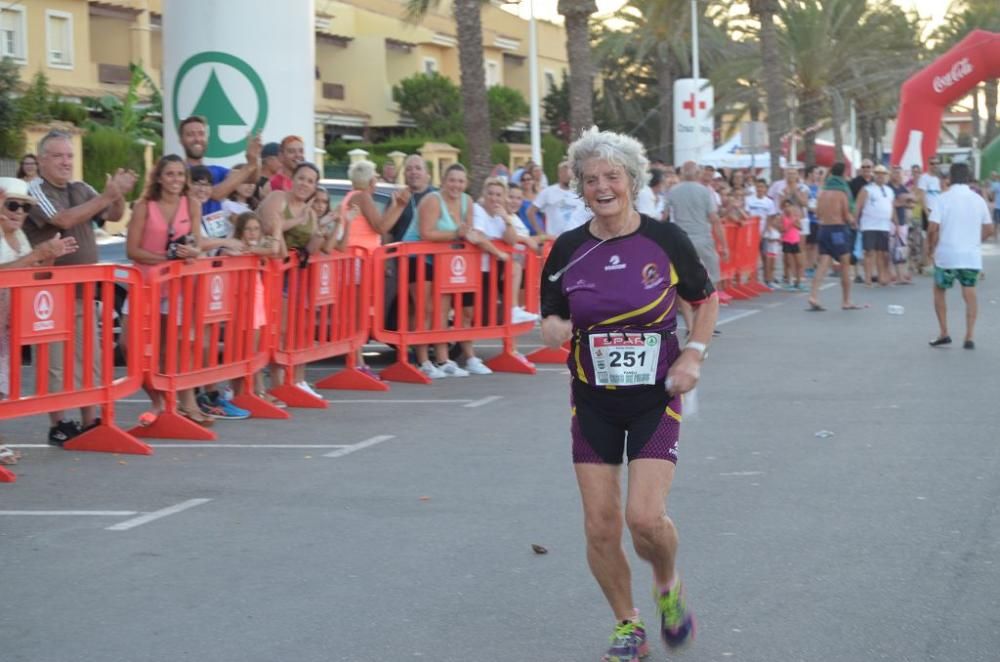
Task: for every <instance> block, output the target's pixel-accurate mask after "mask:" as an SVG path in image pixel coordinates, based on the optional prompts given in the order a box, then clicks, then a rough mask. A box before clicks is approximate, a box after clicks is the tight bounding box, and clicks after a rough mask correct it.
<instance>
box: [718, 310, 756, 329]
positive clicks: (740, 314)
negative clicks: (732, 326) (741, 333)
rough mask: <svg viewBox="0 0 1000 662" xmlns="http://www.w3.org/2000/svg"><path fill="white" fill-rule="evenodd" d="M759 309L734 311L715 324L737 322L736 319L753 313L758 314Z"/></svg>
mask: <svg viewBox="0 0 1000 662" xmlns="http://www.w3.org/2000/svg"><path fill="white" fill-rule="evenodd" d="M759 312H760V311H759V310H744V311H741V312H738V313H733V314H732V315H727V316H726V318H725V319H721V320H719V321H718V322H716V323H715V326H722V325H723V324H729V323H730V322H735V321H736V320H741V319H743V318H744V317H750V316H751V315H756V314H757V313H759Z"/></svg>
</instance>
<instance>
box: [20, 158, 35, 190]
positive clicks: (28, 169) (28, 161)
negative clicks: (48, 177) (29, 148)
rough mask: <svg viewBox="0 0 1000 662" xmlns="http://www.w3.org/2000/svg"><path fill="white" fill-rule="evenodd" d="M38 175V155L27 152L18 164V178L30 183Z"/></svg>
mask: <svg viewBox="0 0 1000 662" xmlns="http://www.w3.org/2000/svg"><path fill="white" fill-rule="evenodd" d="M38 177H39V174H38V157H36V156H35V155H34V154H25V155H24V156H22V157H21V162H20V163H19V164H17V178H18V179H23V180H24V181H26V182H28V183H29V184H30V183H31V182H32V181H34V180H36V179H38Z"/></svg>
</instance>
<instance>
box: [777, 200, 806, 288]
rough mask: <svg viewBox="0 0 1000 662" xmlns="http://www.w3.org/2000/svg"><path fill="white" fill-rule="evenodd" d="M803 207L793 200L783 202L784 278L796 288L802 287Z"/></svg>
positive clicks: (782, 246) (782, 245)
mask: <svg viewBox="0 0 1000 662" xmlns="http://www.w3.org/2000/svg"><path fill="white" fill-rule="evenodd" d="M801 230H802V209H801V207H799V206H798V205H797V204H795V203H794V202H793V201H791V200H785V201H783V202H782V203H781V252H782V254H783V256H784V262H783V265H782V266H783V269H782V273H783V278H782V279H783V280H784V281H785V282H786V283H788V284H789V286H790V287H792V288H793V289H796V290H801V289H802V247H801V246H800V240H801V239H802V232H801Z"/></svg>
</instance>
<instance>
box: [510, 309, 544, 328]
mask: <svg viewBox="0 0 1000 662" xmlns="http://www.w3.org/2000/svg"><path fill="white" fill-rule="evenodd" d="M537 319H538V315H536V314H535V313H529V312H528V311H527V310H525V309H524V308H522V307H521V306H514V307H513V308H511V309H510V321H511V322H512V323H513V324H523V323H525V322H534V321H535V320H537Z"/></svg>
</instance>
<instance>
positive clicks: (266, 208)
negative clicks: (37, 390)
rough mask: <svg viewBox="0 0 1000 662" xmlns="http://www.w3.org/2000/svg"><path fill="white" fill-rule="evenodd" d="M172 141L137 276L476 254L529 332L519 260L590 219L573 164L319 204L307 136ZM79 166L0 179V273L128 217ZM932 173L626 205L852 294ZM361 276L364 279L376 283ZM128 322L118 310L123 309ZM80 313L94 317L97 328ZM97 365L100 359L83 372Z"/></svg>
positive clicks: (426, 266) (185, 125) (695, 190)
mask: <svg viewBox="0 0 1000 662" xmlns="http://www.w3.org/2000/svg"><path fill="white" fill-rule="evenodd" d="M179 136H180V143H181V146H182V151H183V153H182V154H167V155H164V156H163V157H162V158H160V159H159V161H158V162H157V163H156V164H155V167H154V168H153V169H152V171H151V172H150V173H149V174H148V176H147V181H146V182H145V185H144V187H143V192H142V194H141V195H140V196H139V198H138V199H137V200H136V201H135V202H134V204H133V205H132V208H131V216H130V220H129V225H128V229H127V243H126V246H127V255H128V258H129V259H130V260H131V261H132V263H133V264H134V265H135V266H136V267H137V268H138V269H139V271H140V272H141V273H143V274H144V275H146V276H147V277H148V275H149V273H150V272H151V271H152V270H154V269H155V267H156V266H157V265H160V264H163V263H165V262H168V261H171V260H189V261H190V260H197V259H200V258H203V257H214V256H234V255H258V256H262V257H269V258H275V259H281V258H285V257H286V256H289V255H291V254H293V253H294V254H296V255H297V256H298V259H299V260H300V261H302V260H307V259H308V257H309V256H310V255H315V254H318V253H323V254H329V253H334V252H337V251H345V250H348V249H355V248H357V249H364V250H366V251H369V252H372V251H374V250H375V249H376V248H378V247H379V246H380V245H382V244H384V243H392V242H418V241H420V242H449V243H450V242H455V241H457V240H464V241H465V242H467V243H468V244H471V245H472V246H475V247H477V248H478V249H480V250H481V251H482V252H483V254H484V259H483V262H482V270H483V272H484V278H485V277H486V272H487V271H488V270H489V268H490V266H489V265H490V264H492V263H496V264H503V263H506V262H508V261H513V264H512V268H511V269H510V270H509V273H511V274H513V280H514V282H513V283H512V288H511V291H512V292H514V293H515V295H514V299H515V300H513V301H503V302H500V301H492V302H488V304H489V305H492V306H493V307H494V308H496V307H498V306H499V307H500V310H501V311H502V314H501V318H504V319H509V320H510V321H512V322H514V323H521V322H533V321H535V320H536V319H537V315H535V314H533V313H531V312H528V311H527V310H525V308H524V307H523V298H521V296H520V295H519V294H518V293H520V292H522V290H523V288H524V283H523V282H522V281H523V269H522V265H523V255H524V252H525V251H534V252H537V253H539V254H541V252H542V250H543V248H544V246H545V244H546V243H548V242H551V241H552V240H553V239H555V238H556V237H557V236H559V235H560V234H561V233H563V232H566V231H567V230H570V229H573V228H575V227H578V226H580V225H582V224H584V223H586V222H587V221H589V220H590V219H591V217H592V214H591V212H590V210H589V209H588V207H587V205H586V204H585V203H584V201H583V200H582V199H581V197H580V196H579V195H578V194H577V192H576V190H575V188H574V187H573V186H572V177H573V175H572V171H571V168H570V165H569V164H568V163H560V164H559V165H558V168H557V178H556V181H554V182H552V183H549V182H548V181H547V178H546V176H545V174H544V172H543V170H542V168H541V165H540V164H537V163H534V162H528V163H527V164H525V165H524V166H523V167H520V168H518V169H517V170H515V171H514V172H513V173H511V175H510V176H509V177H491V178H489V179H487V180H486V181H485V182H483V183H482V186H481V187H479V188H480V190H481V196H480V198H479V199H478V200H473V199H472V198H471V197H470V195H469V193H468V192H467V189H468V188H469V185H470V182H469V177H468V172H467V171H466V169H465V168H464V167H463V166H461V165H460V164H455V165H452V166H450V167H448V168H447V169H446V170H445V171H444V172H443V173H441V186H440V187H439V188H438V187H435V186H432V185H431V176H430V172H429V170H428V165H427V164H426V163H425V162H424V160H423V158H422V157H420V156H419V155H410V156H408V157H406V158H405V160H404V161H403V163H402V172H401V173H397V172H396V164H395V163H393V162H392V161H389V162H387V163H386V164H385V165H384V166H383V168H382V171H381V173H380V172H379V171H378V169H377V167H376V165H375V164H374V163H372V162H370V161H367V160H362V161H358V162H355V163H353V164H352V165H351V166H350V168H349V170H348V179H349V181H350V191H349V192H348V193H347V194H346V195H345V196H344V197H343V199H342V200H341V201H339V202H338V203H337V204H334V205H331V198H330V191H329V190H328V189H327V188H325V187H324V185H323V184H322V182H321V179H322V173H321V172H320V171H319V169H318V168H317V167H316V166H315V165H314V164H312V163H310V162H308V161H307V160H306V159H305V148H304V141H303V140H302V139H301V138H300V137H298V136H285V137H284V138H282V139H281V141H280V142H269V143H266V144H264V143H263V141H262V139H261V137H260V136H259V135H255V136H250V137H248V140H247V148H246V153H245V162H244V163H242V164H240V165H237V166H235V167H232V168H227V167H224V166H221V165H217V164H211V163H206V159H205V150H206V146H207V144H208V126H207V124H206V122H205V120H204V119H202V118H200V117H197V116H194V117H189V118H187V119H185V120H183V121H182V122H181V123H180V125H179ZM77 158H79V155H77V154H75V153H74V151H73V142H72V140H71V137H70V136H69V135H67V134H64V133H61V132H59V131H52V132H50V133H48V134H47V135H45V136H44V137H43V138H42V139H41V140H40V141H39V143H38V145H37V151H36V153H35V154H28V155H26V156H24V157H23V158H22V159H21V162H20V166H19V169H18V173H17V177H16V178H0V270H2V269H13V268H33V267H34V268H40V267H49V266H76V265H89V264H95V263H97V262H98V261H99V254H98V244H97V238H96V236H95V228H96V227H99V226H101V225H102V224H103V223H105V222H110V221H116V220H119V219H121V218H123V217H124V216H125V215H126V211H127V206H128V201H127V199H126V198H127V196H128V195H129V194H130V192H131V191H132V190H133V188H134V187H135V185H136V182H137V175H136V173H134V172H132V171H130V170H127V169H119V170H117V171H116V172H114V173H110V174H108V176H107V178H106V181H105V182H104V186H103V189H102V190H101V191H97V190H96V189H95V188H93V187H92V186H90V185H88V184H86V183H84V182H82V181H75V180H73V170H74V162H75V160H76V159H77ZM938 167H939V164H938V163H937V162H935V161H931V163H930V165H929V167H928V169H927V171H923V170H922V169H921V168H920V167H918V166H914V168H913V169H912V170H910V171H909V172H904V171H903V170H902V169H901V168H899V167H898V166H897V167H892V168H886V167H885V166H883V165H876V164H874V163H873V162H871V161H869V160H864V161H862V162H861V164H860V168H859V172H858V174H857V175H856V176H854V178H853V179H850V180H847V179H846V178H845V169H844V166H843V164H838V165H835V166H834V167H833V169H832V172H828V171H827V170H826V169H825V168H823V167H818V166H809V167H805V168H802V167H800V166H799V165H797V164H790V165H789V167H787V168H785V170H784V177H783V178H781V179H779V180H777V181H774V182H769V181H768V180H767V179H766V178H764V177H763V176H762V175H761V173H760V172H758V171H754V170H751V169H716V168H713V167H712V166H699V165H697V164H695V163H693V162H688V163H684V164H680V165H679V166H678V167H674V166H671V165H667V164H665V163H663V162H661V161H653V162H652V163H651V164H650V168H649V171H648V173H647V180H646V182H645V185H644V186H643V187H642V189H641V191H640V193H639V195H638V196H637V198H636V208H637V210H638V211H639V212H640V213H642V214H644V215H646V216H648V217H650V218H652V219H654V220H657V221H661V222H673V223H676V224H677V225H678V226H679V227H680V228H681V229H683V230H684V231H685V232H686V233H687V234H688V236H689V237H690V238H691V240H692V243H693V244H694V246H695V248H696V250H697V252H698V254H699V257H700V258H701V260H702V262H703V264H704V265H705V267H706V270H707V271H708V273H709V276H710V278H711V279H712V280H713V281H715V283H716V284H718V281H719V278H720V262H725V261H726V260H727V259H728V251H729V248H728V246H727V245H726V237H725V232H724V230H723V224H724V223H732V224H737V225H741V226H742V225H745V224H747V223H750V222H755V223H758V224H759V227H758V229H759V231H760V237H761V244H760V254H761V261H760V264H761V269H762V273H761V277H762V281H763V282H764V283H765V284H766V285H767V286H768V287H770V288H772V289H787V290H793V291H804V290H806V289H807V288H808V285H807V281H808V279H810V278H813V279H815V278H816V275H817V270H818V268H820V269H819V271H821V272H823V273H821V274H820V276H819V277H820V278H822V277H825V271H826V265H828V264H829V261H827V262H826V263H823V262H821V259H822V258H823V257H824V255H830V257H831V258H833V260H839V261H841V269H842V270H843V272H842V280H843V281H844V282H847V279H848V274H847V271H848V270H850V274H849V277H850V280H851V282H856V283H859V284H864V285H865V286H867V287H874V286H875V285H876V284H878V285H879V286H882V287H888V286H892V285H906V284H910V283H912V281H913V276H914V275H915V274H920V273H923V272H924V271H925V270H927V269H928V268H929V267H930V266H931V264H932V263H931V259H932V252H931V250H929V248H930V246H929V242H928V231H929V230H930V229H931V226H933V225H934V223H935V218H934V209H935V205H936V203H937V201H938V200H939V199H941V196H942V195H943V194H945V193H946V192H947V191H948V190H949V187H950V182H949V178H948V176H942V174H941V173H940V172H939V170H938ZM399 175H401V178H402V184H401V185H399V186H394V187H393V188H392V190H391V194H390V195H391V197H390V199H389V201H388V203H387V204H380V203H379V202H378V199H377V197H376V190H377V186H378V185H379V184H391V185H396V184H397V179H398V176H399ZM971 184H972V185H971V187H970V189H971V190H972V191H974V192H975V193H976V194H978V195H980V196H982V198H983V199H984V200H988V201H989V202H990V203H991V208H992V221H993V223H995V224H997V225H1000V175H998V173H996V172H994V173H992V175H991V177H990V179H989V180H988V181H984V182H982V183H979V184H977V183H974V182H973V183H971ZM962 185H963V186H964V185H965V182H962ZM827 190H833V191H835V192H839V194H842V195H843V196H844V198H845V199H846V210H847V211H846V213H845V215H844V218H845V219H846V221H847V226H848V228H847V230H845V232H847V236H846V237H845V239H844V241H845V243H844V244H843V245H844V246H845V250H846V253H844V254H843V255H832V254H831V253H830V251H829V250H826V251H824V244H823V241H822V237H823V232H822V231H821V225H822V224H821V219H820V218H819V216H818V214H817V206H818V201H819V200H820V197H821V194H823V193H824V191H827ZM831 195H832V194H831ZM931 234H932V235H933V231H932V233H931ZM834 252H836V251H834ZM487 256H490V257H492V260H491V259H488V257H487ZM779 256H780V259H779ZM842 257H844V258H845V259H843V260H841V258H842ZM779 266H780V269H779ZM421 269H422V270H424V273H425V276H426V278H425V281H424V282H425V287H426V288H427V291H426V292H425V293H424V296H423V297H422V300H423V301H425V303H426V306H427V311H426V314H425V315H423V319H424V321H425V323H426V324H427V325H430V324H431V323H432V321H433V320H432V319H431V318H432V316H433V315H434V314H435V312H434V311H435V310H436V314H437V315H439V316H441V317H440V318H439V319H438V320H437V321H436V322H437V323H438V324H447V320H448V318H449V315H456V316H462V317H463V320H464V322H465V323H466V324H469V323H472V322H473V321H474V320H473V319H472V317H473V315H474V312H473V305H472V302H471V301H470V300H467V299H464V300H463V301H462V310H455V311H452V310H450V308H451V298H450V297H447V298H444V299H442V300H441V301H440V302H435V301H434V300H433V297H432V290H431V282H432V277H433V273H432V264H431V263H430V262H429V261H427V260H413V261H411V265H410V273H411V274H415V273H416V272H417V271H418V270H421ZM779 273H780V275H779ZM362 277H365V278H369V279H370V278H373V277H374V274H372V273H365V274H362ZM964 284H965V283H964V282H963V285H964ZM417 286H418V283H417V282H414V283H413V284H412V285H411V286H410V288H411V295H415V294H416V292H415V291H414V288H416V287H417ZM532 286H533V284H532ZM261 289H262V288H260V287H259V288H258V291H257V292H255V295H254V296H255V304H254V305H255V321H254V325H255V326H257V327H260V326H263V324H264V323H265V322H266V319H265V316H266V314H267V312H266V307H265V306H264V303H263V300H262V297H263V294H262V293H261V292H260V290H261ZM484 289H486V288H484ZM502 291H503V290H502V289H501V290H500V292H501V293H502ZM414 299H415V297H414ZM845 302H847V303H850V301H849V295H845ZM436 303H437V304H438V305H435V304H436ZM810 303H811V305H812V304H813V303H815V306H816V307H817V308H818V309H822V307H821V306H819V304H818V302H816V301H815V288H814V292H813V298H811V299H810ZM76 305H77V310H76V314H77V318H78V322H79V320H82V319H84V317H85V316H84V314H83V309H82V307H83V306H84V305H85V303H84V302H83V301H77V302H76ZM164 306H166V304H164ZM166 309H167V308H164V310H166ZM123 312H124V314H126V315H127V314H128V310H127V304H126V307H125V310H124V311H123ZM681 312H682V313H683V314H684V315H685V317H686V318H687V317H689V315H690V310H685V309H684V308H683V306H682V310H681ZM12 314H13V313H12V311H11V307H10V294H9V291H7V290H4V289H3V288H2V287H0V399H3V398H5V397H7V394H8V393H9V383H10V379H9V373H10V353H11V345H10V328H9V327H10V324H11V317H12ZM87 318H88V319H90V320H97V319H98V316H96V315H90V316H87ZM95 323H96V322H95ZM75 328H76V333H77V335H78V338H77V342H76V343H75V346H76V347H77V348H80V347H81V346H82V338H83V337H84V335H86V337H90V338H96V337H98V334H99V331H100V330H99V329H94V330H92V331H91V332H89V333H88V334H84V330H83V329H82V327H81V324H80V323H78V324H77V325H76V326H75ZM98 344H99V343H98ZM60 348H61V344H60V343H55V344H53V345H52V350H51V351H50V357H49V359H50V360H49V388H50V389H51V390H58V389H60V388H65V387H66V386H67V385H64V384H63V374H62V372H63V368H64V361H63V360H62V355H61V353H60ZM161 349H162V348H161ZM414 350H415V356H416V364H417V366H418V368H419V370H420V371H421V372H422V373H423V374H424V375H426V376H427V377H429V378H431V379H442V378H451V377H467V376H469V375H486V374H490V373H491V372H492V371H491V370H490V368H489V367H487V366H486V364H485V363H484V362H483V361H482V360H481V359H480V358H479V357H478V356H477V355H476V352H475V348H474V346H473V343H472V342H462V343H459V345H458V347H455V348H449V347H448V346H447V345H435V346H418V347H415V348H414ZM355 359H356V361H357V365H358V368H359V369H360V370H361V371H363V372H366V373H367V374H368V375H369V376H371V377H372V378H376V379H377V378H378V376H377V375H376V374H375V373H374V372H372V371H371V370H370V369H369V368H368V367H367V366H365V364H364V357H363V355H361V353H360V352H359V353H358V354H357V356H356V357H355ZM75 360H76V369H75V371H74V374H75V375H76V380H77V381H79V380H80V376H81V375H82V374H83V370H84V368H85V366H83V365H82V356H77V357H75ZM100 363H101V362H100V357H99V355H95V356H94V357H93V364H95V365H99V364H100ZM87 369H90V368H89V367H88V368H87ZM268 372H269V374H268V375H266V376H265V375H257V376H256V378H255V382H254V390H255V391H256V392H257V394H258V395H259V396H260V397H262V398H265V399H267V400H269V401H270V402H271V403H272V404H275V405H276V406H283V403H282V402H281V401H280V400H278V399H277V398H275V397H274V396H273V395H270V394H269V390H270V389H272V388H274V387H275V386H278V385H280V384H283V383H286V382H287V383H288V384H291V385H293V386H294V387H296V388H299V389H301V390H302V391H304V392H306V393H309V394H310V395H315V396H318V393H316V391H315V390H314V388H313V387H312V386H311V385H310V384H309V383H308V382H307V380H306V376H305V366H304V365H301V366H296V367H295V368H293V369H291V370H289V371H288V373H289V374H283V371H282V370H281V369H279V368H277V367H272V368H271V369H270V370H269V371H268ZM268 382H269V384H268ZM147 392H148V393H149V396H150V398H151V401H152V404H153V414H154V415H155V414H158V413H159V412H161V411H163V409H164V407H165V401H164V398H163V394H162V393H157V392H156V391H155V390H153V389H152V388H151V387H149V386H148V385H147ZM232 398H233V389H232V388H231V387H230V386H228V385H226V384H215V385H209V386H206V387H205V388H202V389H199V390H197V391H196V390H188V391H182V392H179V393H178V404H177V411H178V413H180V414H181V415H183V416H185V417H187V418H189V419H190V420H192V421H194V422H196V423H198V424H199V425H203V426H210V425H212V424H213V422H214V421H215V420H217V419H241V418H247V417H249V415H250V414H249V412H247V411H245V410H243V409H240V408H239V407H237V406H235V405H234V404H233V403H232ZM99 423H100V420H99V419H98V418H97V411H96V409H95V408H85V409H83V410H82V411H81V413H80V418H79V420H75V419H72V418H70V416H69V414H68V413H67V412H63V411H55V412H52V413H51V414H50V427H49V431H48V441H49V443H50V444H53V445H58V446H61V445H63V444H65V443H66V442H67V441H69V440H70V439H72V438H73V437H75V436H77V435H79V434H81V433H82V432H84V431H86V430H87V429H90V428H91V427H93V426H95V425H98V424H99ZM18 457H19V456H18V454H17V453H16V451H14V450H12V449H9V448H6V447H4V446H3V445H2V443H0V463H3V464H13V463H16V462H17V460H18Z"/></svg>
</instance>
